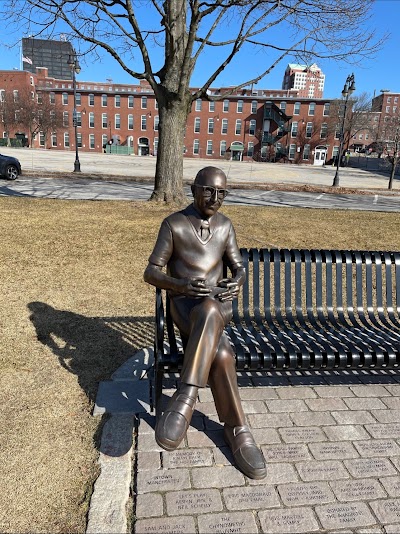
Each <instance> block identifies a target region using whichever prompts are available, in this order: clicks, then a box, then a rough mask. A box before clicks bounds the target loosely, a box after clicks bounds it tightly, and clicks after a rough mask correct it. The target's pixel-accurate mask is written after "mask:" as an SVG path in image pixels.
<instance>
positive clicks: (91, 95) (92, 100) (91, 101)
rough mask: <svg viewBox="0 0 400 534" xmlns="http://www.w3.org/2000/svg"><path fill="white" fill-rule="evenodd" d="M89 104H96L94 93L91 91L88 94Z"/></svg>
mask: <svg viewBox="0 0 400 534" xmlns="http://www.w3.org/2000/svg"><path fill="white" fill-rule="evenodd" d="M88 104H89V106H94V94H92V93H90V95H88Z"/></svg>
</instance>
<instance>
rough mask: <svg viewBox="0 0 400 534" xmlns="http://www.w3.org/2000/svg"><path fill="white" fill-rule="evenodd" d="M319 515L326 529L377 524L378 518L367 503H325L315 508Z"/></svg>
mask: <svg viewBox="0 0 400 534" xmlns="http://www.w3.org/2000/svg"><path fill="white" fill-rule="evenodd" d="M315 511H316V512H317V515H318V517H319V519H320V521H321V523H322V526H323V527H324V528H326V529H334V528H346V527H347V528H355V527H366V526H368V525H375V524H376V519H374V517H373V516H372V514H371V512H370V511H369V509H368V507H367V505H366V504H365V503H361V502H359V503H352V504H327V505H326V504H325V505H322V506H317V507H316V508H315Z"/></svg>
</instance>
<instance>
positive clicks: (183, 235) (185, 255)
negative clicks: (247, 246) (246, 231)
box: [149, 205, 242, 296]
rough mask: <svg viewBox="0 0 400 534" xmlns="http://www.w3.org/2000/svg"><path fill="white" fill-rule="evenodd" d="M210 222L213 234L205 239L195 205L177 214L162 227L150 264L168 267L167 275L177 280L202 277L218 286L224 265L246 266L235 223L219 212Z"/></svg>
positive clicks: (208, 283)
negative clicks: (237, 239)
mask: <svg viewBox="0 0 400 534" xmlns="http://www.w3.org/2000/svg"><path fill="white" fill-rule="evenodd" d="M209 223H210V235H209V236H208V237H207V239H205V240H203V239H201V237H200V225H201V217H200V215H199V213H198V212H197V211H196V210H195V209H194V207H193V205H190V206H188V207H187V208H185V209H184V210H182V211H178V212H176V213H173V214H172V215H170V216H169V217H167V218H166V219H164V221H163V222H162V224H161V227H160V231H159V234H158V237H157V241H156V244H155V246H154V250H153V252H152V254H151V256H150V258H149V262H150V263H153V264H154V265H157V266H159V267H165V266H167V273H168V274H169V275H170V276H172V277H174V278H189V279H196V278H201V279H205V281H206V285H208V286H215V285H217V283H218V282H219V281H220V280H221V279H222V277H223V264H224V262H225V263H226V264H227V265H228V266H229V267H237V266H240V265H242V257H241V255H240V251H239V248H238V245H237V242H236V235H235V231H234V228H233V226H232V223H231V221H230V220H229V219H228V218H227V217H225V215H222V214H221V213H219V212H217V213H216V214H215V215H213V216H212V217H211V218H210V219H209ZM172 295H173V294H172V293H171V296H172Z"/></svg>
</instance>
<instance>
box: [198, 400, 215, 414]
mask: <svg viewBox="0 0 400 534" xmlns="http://www.w3.org/2000/svg"><path fill="white" fill-rule="evenodd" d="M196 411H197V412H199V413H201V414H204V415H214V414H216V413H217V409H216V407H215V403H214V401H211V402H198V403H197V404H196Z"/></svg>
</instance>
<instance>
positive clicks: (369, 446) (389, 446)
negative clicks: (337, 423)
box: [354, 439, 400, 457]
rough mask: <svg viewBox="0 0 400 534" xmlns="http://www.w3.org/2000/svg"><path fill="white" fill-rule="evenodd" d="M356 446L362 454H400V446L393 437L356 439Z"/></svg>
mask: <svg viewBox="0 0 400 534" xmlns="http://www.w3.org/2000/svg"><path fill="white" fill-rule="evenodd" d="M354 446H355V448H356V449H357V450H358V452H359V453H360V455H361V456H370V457H372V456H398V455H399V454H400V447H399V446H398V445H397V443H396V442H395V441H394V440H391V439H372V440H371V439H370V440H367V441H355V442H354Z"/></svg>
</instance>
